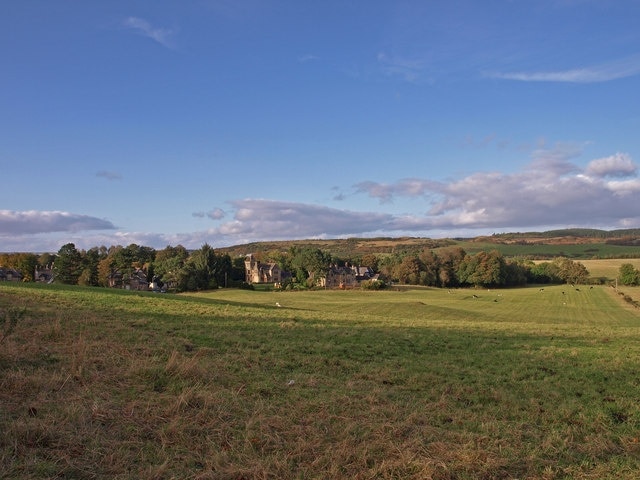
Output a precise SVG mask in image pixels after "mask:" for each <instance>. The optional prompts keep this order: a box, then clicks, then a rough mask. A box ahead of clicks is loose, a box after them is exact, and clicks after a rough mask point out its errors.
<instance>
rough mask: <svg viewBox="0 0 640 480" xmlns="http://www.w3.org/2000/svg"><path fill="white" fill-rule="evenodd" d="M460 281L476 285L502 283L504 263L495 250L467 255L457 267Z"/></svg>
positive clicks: (500, 255)
mask: <svg viewBox="0 0 640 480" xmlns="http://www.w3.org/2000/svg"><path fill="white" fill-rule="evenodd" d="M458 278H459V280H460V282H462V283H467V284H471V285H476V286H491V285H493V286H499V285H504V282H505V278H506V264H505V261H504V257H503V256H502V254H501V253H500V252H498V251H497V250H492V251H491V252H478V253H476V254H475V255H467V256H466V257H465V259H464V260H463V261H462V263H461V264H460V267H459V268H458Z"/></svg>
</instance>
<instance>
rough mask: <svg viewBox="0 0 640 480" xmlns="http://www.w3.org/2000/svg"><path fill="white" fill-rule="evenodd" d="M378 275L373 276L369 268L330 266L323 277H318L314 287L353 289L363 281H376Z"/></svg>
mask: <svg viewBox="0 0 640 480" xmlns="http://www.w3.org/2000/svg"><path fill="white" fill-rule="evenodd" d="M377 279H378V275H377V274H374V272H373V270H371V268H369V267H356V266H353V265H345V266H344V267H339V266H337V265H332V266H331V267H330V268H329V270H328V271H327V273H326V275H325V276H322V277H319V278H318V279H317V281H316V285H317V286H319V287H324V288H340V289H345V288H354V287H358V286H359V285H360V282H363V281H365V280H377Z"/></svg>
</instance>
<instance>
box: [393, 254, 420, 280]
mask: <svg viewBox="0 0 640 480" xmlns="http://www.w3.org/2000/svg"><path fill="white" fill-rule="evenodd" d="M422 270H423V265H422V262H421V261H420V259H419V258H418V257H415V256H410V255H407V256H406V257H404V259H402V262H400V264H399V265H398V266H397V267H396V268H395V269H394V276H395V277H396V278H397V279H398V281H399V282H400V283H405V284H408V285H418V284H419V283H420V272H421V271H422Z"/></svg>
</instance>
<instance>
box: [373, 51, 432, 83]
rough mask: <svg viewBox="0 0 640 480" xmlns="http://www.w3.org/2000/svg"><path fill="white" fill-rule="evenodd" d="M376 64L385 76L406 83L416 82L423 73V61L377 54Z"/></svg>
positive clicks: (382, 53)
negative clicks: (399, 79) (400, 79)
mask: <svg viewBox="0 0 640 480" xmlns="http://www.w3.org/2000/svg"><path fill="white" fill-rule="evenodd" d="M377 58H378V64H379V65H380V67H381V68H382V71H383V72H384V74H385V75H388V76H393V77H395V76H397V77H400V78H402V79H404V80H406V81H407V82H416V81H418V80H419V79H420V78H421V77H422V75H423V73H424V61H422V60H420V59H409V58H404V57H397V56H392V55H389V54H387V53H385V52H380V53H378V57H377Z"/></svg>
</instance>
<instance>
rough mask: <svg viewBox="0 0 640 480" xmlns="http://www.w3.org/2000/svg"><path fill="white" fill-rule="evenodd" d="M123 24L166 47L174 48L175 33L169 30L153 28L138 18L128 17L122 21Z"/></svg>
mask: <svg viewBox="0 0 640 480" xmlns="http://www.w3.org/2000/svg"><path fill="white" fill-rule="evenodd" d="M122 24H123V25H124V26H125V27H128V28H131V29H133V30H135V31H136V32H138V33H139V34H140V35H142V36H144V37H147V38H150V39H152V40H154V41H156V42H158V43H159V44H160V45H162V46H164V47H167V48H174V44H173V40H172V37H173V34H174V31H173V30H171V29H169V28H156V27H153V26H152V25H151V24H150V23H149V22H147V21H146V20H144V19H142V18H138V17H127V18H125V19H124V20H123V21H122Z"/></svg>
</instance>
